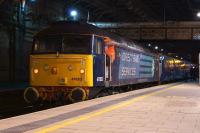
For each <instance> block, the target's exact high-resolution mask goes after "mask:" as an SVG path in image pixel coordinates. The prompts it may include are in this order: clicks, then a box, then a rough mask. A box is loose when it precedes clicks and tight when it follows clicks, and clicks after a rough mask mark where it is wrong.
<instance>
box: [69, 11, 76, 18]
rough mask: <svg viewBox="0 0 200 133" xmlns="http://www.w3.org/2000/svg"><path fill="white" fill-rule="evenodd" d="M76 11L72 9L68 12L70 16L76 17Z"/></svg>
mask: <svg viewBox="0 0 200 133" xmlns="http://www.w3.org/2000/svg"><path fill="white" fill-rule="evenodd" d="M77 14H78V13H77V11H75V10H72V11H71V12H70V15H71V16H72V17H76V16H77Z"/></svg>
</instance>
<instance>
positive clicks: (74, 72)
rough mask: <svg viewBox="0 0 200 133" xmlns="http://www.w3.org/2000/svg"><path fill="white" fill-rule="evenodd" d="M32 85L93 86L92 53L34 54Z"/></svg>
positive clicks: (32, 59)
mask: <svg viewBox="0 0 200 133" xmlns="http://www.w3.org/2000/svg"><path fill="white" fill-rule="evenodd" d="M30 62H31V66H30V81H31V86H43V87H45V86H55V87H59V86H69V87H78V86H81V87H92V86H93V57H92V55H78V54H76V55H73V54H60V55H53V54H52V55H32V56H31V59H30Z"/></svg>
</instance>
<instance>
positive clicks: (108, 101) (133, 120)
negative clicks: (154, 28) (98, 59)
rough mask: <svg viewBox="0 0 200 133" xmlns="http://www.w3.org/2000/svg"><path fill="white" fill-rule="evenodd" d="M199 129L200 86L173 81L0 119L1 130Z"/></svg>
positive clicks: (187, 132)
mask: <svg viewBox="0 0 200 133" xmlns="http://www.w3.org/2000/svg"><path fill="white" fill-rule="evenodd" d="M4 132H5V133H22V132H26V133H33V132H35V133H47V132H51V133H199V132H200V86H199V85H198V84H197V83H173V84H166V85H159V86H155V87H149V88H145V89H140V90H135V91H131V92H126V93H121V94H116V95H111V96H106V97H101V98H96V99H92V100H88V101H84V102H79V103H75V104H70V105H66V106H61V107H57V108H52V109H48V110H44V111H39V112H34V113H30V114H26V115H22V116H17V117H13V118H8V119H3V120H0V133H4Z"/></svg>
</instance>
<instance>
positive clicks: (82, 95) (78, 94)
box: [68, 87, 87, 103]
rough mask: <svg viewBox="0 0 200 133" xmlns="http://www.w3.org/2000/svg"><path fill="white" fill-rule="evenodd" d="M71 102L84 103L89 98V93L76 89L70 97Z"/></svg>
mask: <svg viewBox="0 0 200 133" xmlns="http://www.w3.org/2000/svg"><path fill="white" fill-rule="evenodd" d="M68 97H69V100H70V101H71V102H73V103H75V102H80V101H84V100H86V98H87V93H86V91H85V90H84V89H83V88H80V87H77V88H74V89H73V90H72V91H71V92H70V93H69V95H68Z"/></svg>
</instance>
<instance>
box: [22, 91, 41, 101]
mask: <svg viewBox="0 0 200 133" xmlns="http://www.w3.org/2000/svg"><path fill="white" fill-rule="evenodd" d="M38 99H39V92H38V91H37V89H35V88H33V87H28V88H26V90H25V91H24V100H25V101H26V102H27V103H35V102H36V101H37V100H38Z"/></svg>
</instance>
